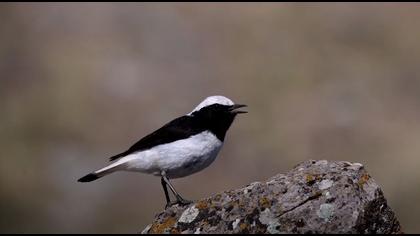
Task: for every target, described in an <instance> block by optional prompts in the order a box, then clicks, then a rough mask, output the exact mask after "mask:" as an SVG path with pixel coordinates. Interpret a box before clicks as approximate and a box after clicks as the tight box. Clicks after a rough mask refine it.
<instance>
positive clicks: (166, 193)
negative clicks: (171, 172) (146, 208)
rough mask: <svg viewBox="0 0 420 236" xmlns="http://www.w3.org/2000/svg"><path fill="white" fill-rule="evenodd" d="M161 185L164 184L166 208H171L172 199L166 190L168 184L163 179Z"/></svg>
mask: <svg viewBox="0 0 420 236" xmlns="http://www.w3.org/2000/svg"><path fill="white" fill-rule="evenodd" d="M160 183H161V184H162V187H163V191H164V192H165V198H166V206H169V205H170V204H171V198H170V197H169V194H168V189H167V188H166V182H165V180H163V177H162V178H161V179H160Z"/></svg>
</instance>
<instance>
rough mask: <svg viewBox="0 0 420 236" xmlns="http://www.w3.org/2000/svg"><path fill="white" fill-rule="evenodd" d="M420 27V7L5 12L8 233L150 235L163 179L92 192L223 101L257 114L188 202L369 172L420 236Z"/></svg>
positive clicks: (1, 84) (108, 6) (127, 179)
mask: <svg viewBox="0 0 420 236" xmlns="http://www.w3.org/2000/svg"><path fill="white" fill-rule="evenodd" d="M419 22H420V4H417V3H414V4H409V3H404V4H396V3H381V4H380V3H376V4H374V3H369V4H368V3H358V4H357V3H356V4H349V3H335V4H331V3H328V4H327V3H318V4H315V3H311V4H293V3H242V4H239V3H188V4H181V3H178V4H175V3H174V4H172V3H171V4H168V3H165V4H163V3H118V4H115V3H36V4H31V3H13V4H7V3H2V4H1V5H0V108H1V115H0V132H1V135H0V147H1V148H0V209H1V216H0V232H1V233H135V232H139V231H141V230H142V229H143V228H144V227H145V226H146V225H147V224H148V223H150V222H151V221H152V219H153V218H154V216H155V214H157V213H158V212H160V211H161V210H162V209H163V208H164V204H165V198H164V194H163V191H162V189H161V185H160V179H159V178H156V177H153V176H148V175H144V174H137V173H124V172H121V173H116V174H113V175H110V176H107V177H105V178H103V179H101V180H98V181H95V182H92V183H89V184H81V183H78V182H76V180H77V179H78V178H80V177H81V176H83V175H85V174H87V173H89V172H90V171H92V170H95V169H98V168H100V167H103V166H104V165H106V164H107V163H108V159H107V158H108V157H109V156H112V155H114V154H117V153H119V152H121V151H124V150H125V149H126V148H128V147H129V146H131V145H132V144H133V143H134V142H136V141H137V140H138V139H139V138H141V137H143V136H144V135H146V134H148V133H150V132H152V131H154V130H155V129H157V128H159V127H161V126H162V125H163V124H165V123H166V122H168V121H169V120H171V119H172V118H174V117H177V116H180V115H183V114H186V113H188V112H190V111H191V110H192V109H193V107H194V106H196V105H197V104H198V103H199V102H200V101H201V100H202V99H204V98H205V97H207V96H209V95H216V94H221V95H225V96H227V97H229V98H231V99H232V100H234V101H236V102H238V103H245V104H248V105H249V108H248V110H249V113H248V114H247V115H244V116H241V117H240V118H239V119H237V120H236V122H235V123H234V124H233V126H232V127H231V129H230V131H229V132H228V135H227V138H226V143H225V146H224V148H223V149H222V151H221V153H220V155H219V156H218V158H217V159H216V161H215V162H214V163H213V164H212V165H211V166H210V167H209V168H207V169H205V170H204V171H202V172H200V173H197V174H195V175H193V176H190V177H187V178H183V179H177V180H174V181H173V183H174V185H175V186H176V188H177V189H178V190H179V192H180V193H182V195H183V196H185V197H186V198H189V199H200V198H203V197H207V196H209V195H211V194H215V193H217V192H221V191H224V190H228V189H233V188H239V187H243V186H244V185H246V184H248V183H250V182H253V181H263V180H265V179H267V178H269V177H271V176H273V175H275V174H277V173H284V172H286V171H288V170H289V169H291V168H292V167H294V166H295V165H296V164H298V163H300V162H301V161H304V160H307V159H329V160H346V161H351V162H360V163H363V164H364V165H365V166H366V168H367V169H368V171H369V173H370V174H371V175H372V177H373V178H374V179H375V180H376V181H377V182H378V183H379V184H380V185H381V186H382V188H383V190H384V193H385V196H386V198H387V199H388V202H389V204H390V206H391V208H392V209H393V210H394V211H395V212H396V214H397V217H398V218H399V219H400V221H401V224H402V226H403V229H404V231H405V232H408V233H410V232H411V233H412V232H419V231H420V224H418V218H419V217H420V204H417V202H418V201H419V200H420V188H419V186H420V171H419V166H420V141H419V140H420V123H419V120H420V108H419V107H420V68H419V67H420V28H419Z"/></svg>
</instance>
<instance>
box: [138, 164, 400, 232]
mask: <svg viewBox="0 0 420 236" xmlns="http://www.w3.org/2000/svg"><path fill="white" fill-rule="evenodd" d="M142 233H402V232H401V228H400V224H399V222H398V220H397V219H396V217H395V215H394V213H393V212H392V210H391V209H390V208H389V207H388V205H387V202H386V200H385V198H384V196H383V194H382V191H381V189H380V188H379V186H378V184H377V183H376V182H375V181H374V180H373V179H372V178H371V177H370V176H369V174H368V173H367V172H366V170H365V169H364V167H363V165H361V164H358V163H350V162H341V161H340V162H338V161H325V160H321V161H312V160H311V161H306V162H303V163H301V164H300V165H298V166H296V167H295V168H294V169H292V170H291V171H289V172H288V173H287V174H279V175H276V176H274V177H273V178H271V179H269V180H268V181H266V182H254V183H251V184H249V185H248V186H246V187H245V188H242V189H237V190H230V191H226V192H223V193H219V194H216V195H214V196H212V197H210V198H206V199H202V200H200V201H198V202H196V203H192V204H190V205H189V206H183V207H181V206H178V205H175V206H172V207H170V208H168V209H166V210H165V211H164V212H162V213H160V214H158V215H157V216H156V218H155V220H154V222H153V223H152V224H150V225H148V226H147V227H146V228H145V229H144V230H143V232H142Z"/></svg>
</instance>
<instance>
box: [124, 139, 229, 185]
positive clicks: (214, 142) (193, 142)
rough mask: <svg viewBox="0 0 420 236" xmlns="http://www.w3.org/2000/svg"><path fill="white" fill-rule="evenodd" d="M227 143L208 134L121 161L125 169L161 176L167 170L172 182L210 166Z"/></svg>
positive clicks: (130, 156) (143, 152)
mask: <svg viewBox="0 0 420 236" xmlns="http://www.w3.org/2000/svg"><path fill="white" fill-rule="evenodd" d="M222 145H223V143H222V142H221V141H220V140H219V139H218V138H217V137H216V136H215V135H213V134H212V133H211V132H209V131H204V132H201V133H199V134H196V135H194V136H191V137H189V138H187V139H181V140H178V141H175V142H172V143H167V144H162V145H158V146H156V147H154V148H151V149H149V150H146V151H142V152H137V153H134V154H131V155H128V156H126V157H124V158H122V159H121V163H122V167H123V169H125V170H129V171H139V172H143V173H148V174H154V175H160V173H161V172H162V170H164V171H165V172H166V174H167V176H168V177H169V178H180V177H184V176H187V175H191V174H193V173H196V172H198V171H200V170H202V169H204V168H206V167H207V166H209V165H210V164H211V163H212V162H213V161H214V160H215V159H216V156H217V154H218V153H219V151H220V149H221V147H222Z"/></svg>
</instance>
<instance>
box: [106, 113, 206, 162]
mask: <svg viewBox="0 0 420 236" xmlns="http://www.w3.org/2000/svg"><path fill="white" fill-rule="evenodd" d="M204 130H206V129H205V127H204V126H203V125H202V124H201V123H200V122H199V121H197V120H196V119H194V117H193V116H181V117H179V118H177V119H175V120H172V121H171V122H169V123H167V124H166V125H164V126H163V127H161V128H160V129H158V130H156V131H155V132H153V133H151V134H149V135H147V136H145V137H144V138H142V139H140V140H139V141H138V142H137V143H135V144H134V145H133V146H131V147H130V148H129V149H128V150H127V151H125V152H122V153H120V154H118V155H115V156H112V157H110V158H109V159H110V161H114V160H117V159H119V158H121V157H124V156H127V155H129V154H131V153H134V152H138V151H143V150H146V149H149V148H152V147H154V146H157V145H160V144H165V143H171V142H174V141H177V140H180V139H186V138H188V137H190V136H192V135H195V134H198V133H201V132H203V131H204Z"/></svg>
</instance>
